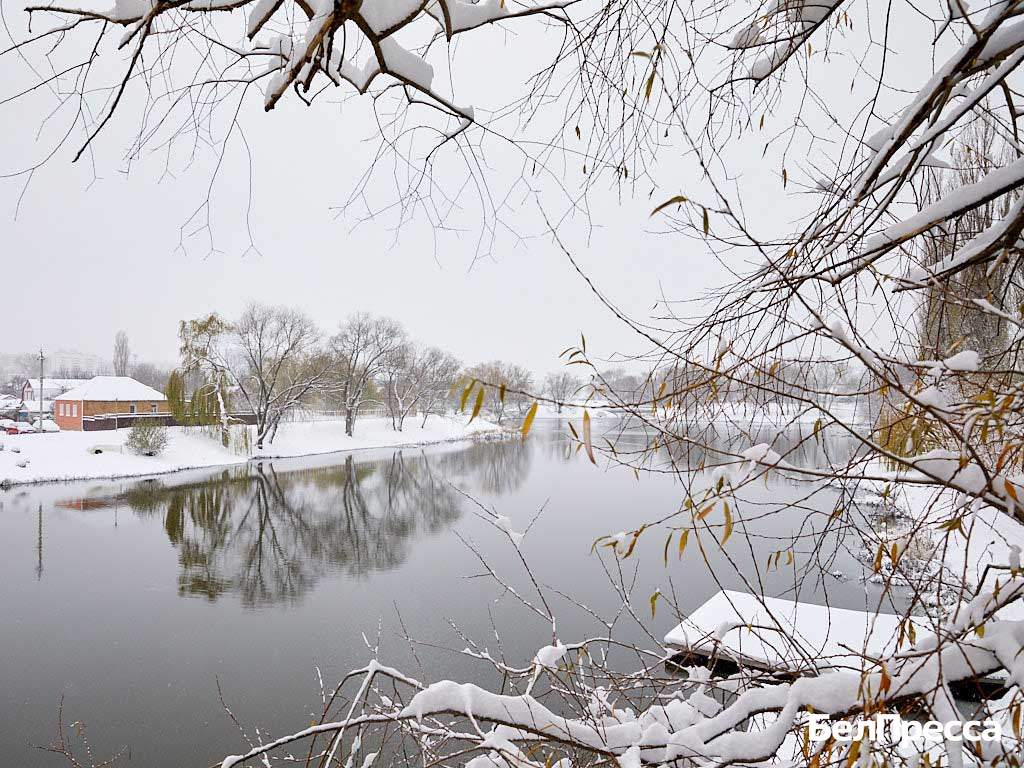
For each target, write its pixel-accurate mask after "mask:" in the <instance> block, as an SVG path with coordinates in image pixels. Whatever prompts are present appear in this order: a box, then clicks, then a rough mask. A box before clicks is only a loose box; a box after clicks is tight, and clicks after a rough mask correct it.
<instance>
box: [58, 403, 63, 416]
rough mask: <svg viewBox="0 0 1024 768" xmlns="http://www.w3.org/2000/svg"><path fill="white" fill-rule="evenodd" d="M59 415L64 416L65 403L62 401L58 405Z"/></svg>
mask: <svg viewBox="0 0 1024 768" xmlns="http://www.w3.org/2000/svg"><path fill="white" fill-rule="evenodd" d="M57 415H58V416H63V415H64V403H60V404H59V405H58V406H57Z"/></svg>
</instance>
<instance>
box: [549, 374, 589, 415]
mask: <svg viewBox="0 0 1024 768" xmlns="http://www.w3.org/2000/svg"><path fill="white" fill-rule="evenodd" d="M582 386H583V381H582V380H581V379H580V378H579V377H577V376H573V375H572V374H571V373H567V372H566V371H557V372H555V373H549V374H548V375H547V376H545V377H544V394H545V395H547V396H548V397H549V398H551V400H552V401H554V404H555V409H556V410H557V412H558V413H561V412H562V407H563V406H564V405H565V404H566V403H568V402H569V399H570V398H572V397H574V396H576V395H577V394H578V393H579V391H580V387H582Z"/></svg>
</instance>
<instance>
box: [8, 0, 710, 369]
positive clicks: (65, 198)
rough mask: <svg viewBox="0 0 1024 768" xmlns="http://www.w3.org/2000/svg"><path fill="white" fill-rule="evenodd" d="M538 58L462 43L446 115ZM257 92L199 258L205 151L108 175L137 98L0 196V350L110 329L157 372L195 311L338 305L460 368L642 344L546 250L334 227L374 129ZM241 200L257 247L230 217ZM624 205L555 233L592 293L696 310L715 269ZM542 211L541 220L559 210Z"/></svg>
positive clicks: (16, 110)
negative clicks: (4, 320)
mask: <svg viewBox="0 0 1024 768" xmlns="http://www.w3.org/2000/svg"><path fill="white" fill-rule="evenodd" d="M3 5H4V15H5V18H6V21H7V23H8V25H9V27H10V29H11V30H12V31H13V32H14V33H15V36H17V34H21V33H23V31H24V21H25V20H24V14H20V13H19V12H18V11H17V8H16V6H15V4H14V3H8V2H7V1H6V0H4V2H3ZM543 44H544V40H543V38H542V37H538V36H536V35H534V36H533V37H529V36H526V37H524V36H519V37H511V36H509V35H507V34H505V33H493V34H490V35H489V37H488V38H487V39H483V37H481V39H480V40H479V42H476V41H474V45H479V46H480V47H479V48H478V49H477V51H476V52H473V51H472V50H465V47H464V49H463V50H460V51H457V52H456V64H458V62H459V61H460V58H459V57H463V58H464V59H465V60H472V59H474V58H475V59H476V60H477V62H479V61H480V57H484V58H483V60H484V61H486V65H487V66H486V70H487V73H486V76H485V77H483V76H481V74H482V73H481V72H480V70H479V68H478V67H467V68H466V69H465V72H466V74H465V75H462V80H461V81H459V82H458V83H457V84H456V90H457V92H458V94H459V97H460V98H461V99H462V101H463V103H472V104H474V105H476V106H477V107H478V108H488V107H500V106H501V105H502V104H503V103H505V102H506V101H509V100H511V99H512V98H514V97H515V96H516V95H518V93H519V92H521V90H522V88H523V86H522V83H523V80H524V79H525V77H526V75H527V74H528V69H529V63H528V62H525V61H524V57H523V56H522V55H521V51H522V50H524V48H523V46H526V47H527V48H530V47H532V46H541V45H543ZM484 51H486V54H484ZM29 62H31V63H32V64H33V65H34V66H36V68H37V70H39V67H38V63H39V59H38V58H33V57H32V56H31V55H30V56H29ZM4 71H5V82H6V85H5V88H6V89H7V91H8V92H12V91H13V89H14V88H17V87H21V88H24V87H27V86H28V85H30V84H32V83H33V82H34V81H33V77H34V75H33V73H32V72H31V71H30V70H29V68H28V65H27V64H26V63H25V62H23V61H17V62H16V61H14V60H12V59H11V58H10V57H8V58H7V59H6V61H5V63H4ZM111 71H113V70H111ZM260 96H261V94H260V93H259V92H253V93H251V95H250V98H248V99H247V100H246V102H245V107H244V108H243V111H242V114H241V122H242V124H243V126H244V130H245V143H243V142H242V141H240V140H239V139H238V138H235V139H234V140H232V141H231V142H230V143H229V145H228V149H227V151H226V154H225V158H224V162H223V165H222V167H221V168H220V170H219V173H218V176H217V180H216V182H215V184H214V187H213V198H212V199H213V205H212V234H213V237H214V247H215V250H214V251H212V252H211V250H210V247H209V242H208V241H207V240H206V239H205V237H204V236H203V235H200V236H197V237H194V238H191V239H189V240H188V243H187V244H188V246H189V247H188V248H187V250H186V251H184V252H183V251H182V250H181V249H179V247H178V246H179V242H180V238H181V229H182V226H183V224H184V223H185V222H186V221H188V219H189V216H190V214H191V213H192V212H193V211H194V209H195V208H196V206H197V205H198V204H199V203H200V202H201V201H202V200H203V198H204V196H205V194H206V189H207V186H208V185H209V184H210V181H211V177H212V176H213V168H214V161H215V158H216V153H215V152H214V151H213V150H211V149H210V148H208V147H200V148H199V151H198V154H197V160H196V161H195V162H194V163H193V164H192V166H191V167H189V168H183V167H182V164H181V163H180V162H178V163H176V167H175V174H174V175H173V176H172V175H168V174H165V173H164V170H165V166H166V156H165V155H164V154H162V153H161V151H160V149H159V147H152V148H151V150H150V151H149V152H147V153H146V154H145V155H144V156H143V157H142V159H141V160H139V161H137V162H135V163H134V164H133V165H132V167H131V169H130V172H126V169H127V163H126V162H125V159H124V151H125V148H126V146H127V145H128V143H129V141H130V139H131V137H132V136H133V135H134V132H135V125H136V121H137V119H138V110H137V107H138V105H139V104H140V103H141V102H140V101H138V100H129V101H128V102H127V104H126V108H125V109H124V111H123V113H122V115H121V117H120V118H119V119H117V120H116V122H115V123H114V124H113V125H112V127H111V128H110V129H109V130H107V131H105V132H104V133H103V134H101V136H100V138H99V139H98V141H97V142H96V143H95V145H94V148H95V151H94V154H93V155H92V156H91V157H85V158H83V160H81V161H79V162H78V163H76V164H72V162H71V153H70V152H69V151H65V150H62V151H59V152H58V153H57V154H56V155H55V156H54V157H53V158H52V159H50V160H49V161H48V162H47V163H46V164H45V165H43V166H42V167H41V168H40V169H39V170H38V171H36V172H35V173H34V174H33V175H32V177H31V179H30V180H29V183H28V185H27V187H26V186H25V182H26V177H25V176H24V175H20V176H13V177H10V178H7V179H6V180H4V181H2V182H0V221H2V222H3V225H2V226H3V230H2V231H3V233H4V234H3V243H4V246H3V252H4V261H5V262H6V263H8V264H9V265H17V270H16V274H17V275H18V276H19V278H18V283H19V287H18V289H17V290H10V291H7V292H6V298H5V304H6V307H5V310H6V315H7V316H8V317H11V318H15V327H14V328H13V329H8V330H9V331H10V330H13V333H10V332H9V333H7V334H5V345H6V349H4V351H6V352H21V351H29V350H35V349H38V348H39V347H40V346H41V347H43V348H44V349H60V348H62V349H76V350H80V351H82V352H87V353H97V354H102V355H105V356H109V353H110V349H111V346H112V339H113V336H114V334H115V332H116V331H117V330H118V329H124V330H126V331H127V332H128V334H129V336H130V339H131V342H132V346H133V349H134V351H135V352H136V353H137V354H138V355H139V357H140V358H142V359H150V360H154V361H167V362H170V361H173V360H174V358H175V355H176V349H177V345H176V327H177V323H178V321H179V320H181V319H182V318H188V317H194V316H198V315H200V314H203V313H206V312H210V311H212V310H216V311H218V312H220V313H223V314H224V315H226V316H229V317H230V316H232V315H234V314H236V313H237V312H238V311H239V310H240V309H241V308H242V307H243V306H244V305H245V304H246V303H247V302H249V301H261V302H272V303H282V304H288V305H293V306H299V307H302V308H303V309H304V310H305V311H306V312H308V313H309V314H310V315H311V316H312V317H313V318H314V319H315V320H316V321H317V322H318V323H319V324H321V325H322V326H323V328H325V329H327V330H330V329H331V328H333V327H334V326H336V325H337V323H338V321H339V320H340V319H342V318H343V317H345V315H347V314H348V313H350V312H353V311H356V310H366V311H369V312H373V313H379V314H386V315H391V316H393V317H395V318H397V319H399V320H401V321H402V322H403V323H405V325H406V326H408V328H409V329H410V331H411V332H412V333H413V335H414V336H416V337H418V338H420V339H422V340H424V341H427V342H430V343H434V344H437V345H440V346H443V347H446V348H447V349H449V350H451V351H452V352H454V353H455V354H456V355H458V356H460V357H461V358H462V359H463V360H465V361H467V362H474V361H479V360H483V359H488V358H494V357H501V358H506V359H509V360H513V361H516V362H520V363H522V364H525V365H526V366H528V367H529V368H531V369H533V370H534V371H537V372H543V371H546V370H551V369H553V368H555V367H557V365H558V361H557V355H558V353H559V352H560V351H561V350H562V349H564V348H565V347H566V346H568V345H570V344H573V343H575V341H576V340H577V339H578V338H579V334H580V333H581V332H584V333H586V335H587V338H588V342H589V343H590V344H591V345H592V346H595V347H597V348H598V349H600V350H601V351H603V352H608V353H610V352H613V351H627V352H628V351H636V350H639V349H642V348H641V347H639V346H638V344H637V340H636V339H635V338H634V337H633V336H631V335H630V333H629V332H628V331H626V330H625V329H624V328H622V327H621V325H620V324H619V323H618V322H617V321H615V320H614V318H612V316H611V315H610V313H608V312H607V310H605V309H604V308H602V307H601V306H600V305H599V304H598V303H597V302H596V301H595V300H594V299H593V297H592V296H590V295H589V294H588V292H587V291H586V288H585V286H584V284H583V282H582V281H581V280H580V278H579V277H578V275H576V273H575V272H574V270H573V269H572V266H571V265H570V263H569V262H568V260H567V259H566V258H565V257H564V256H563V255H562V253H561V252H560V251H559V250H558V249H557V248H556V247H555V246H554V245H553V243H552V242H551V240H550V239H546V238H539V239H531V240H529V241H527V242H517V240H516V238H515V237H513V236H511V235H509V234H507V233H503V234H500V235H499V238H498V247H497V248H496V249H495V252H494V254H493V255H490V256H487V257H485V258H482V259H478V260H476V261H475V262H474V254H475V248H474V238H473V235H472V232H469V231H467V232H465V233H463V234H457V235H453V234H451V233H449V234H448V235H445V236H443V237H441V238H440V239H439V240H438V243H437V246H436V247H435V245H434V243H433V242H432V241H431V237H430V232H429V229H428V228H427V227H426V226H425V225H424V224H423V223H422V221H421V222H418V223H417V222H414V223H413V224H412V225H409V226H407V227H405V228H403V229H402V230H400V231H398V232H395V231H394V230H393V228H392V227H391V223H392V222H391V221H390V220H385V219H383V218H382V219H380V220H371V221H367V222H364V223H362V224H361V225H359V226H354V224H355V222H354V221H353V220H352V219H351V218H348V219H346V218H339V217H338V216H337V215H336V212H335V211H334V210H333V207H334V206H337V205H338V204H339V203H342V202H344V201H345V200H346V199H347V197H348V195H349V193H350V192H351V190H352V188H353V185H354V184H355V180H356V178H357V174H358V172H359V171H361V170H362V169H363V168H365V167H366V165H367V163H368V162H369V159H370V157H372V152H373V151H374V150H375V148H376V144H375V143H374V142H373V141H372V140H368V139H370V138H371V137H372V136H373V134H374V128H373V124H372V122H371V117H370V116H371V112H370V104H369V102H368V101H366V100H359V101H348V102H345V103H344V104H342V103H341V96H342V93H341V92H340V91H338V92H337V95H335V94H328V95H327V97H326V98H322V99H321V101H320V102H319V103H317V104H316V105H315V106H314V107H313V108H306V107H305V106H303V105H302V104H301V103H299V102H298V100H297V99H295V98H294V97H289V98H287V99H285V100H284V102H283V103H282V104H281V105H280V106H279V107H278V108H277V109H276V110H274V111H273V112H271V113H269V114H265V113H264V112H263V110H262V104H261V98H260ZM56 105H57V99H56V97H55V96H54V95H53V94H52V93H50V92H48V91H47V90H46V89H40V90H39V91H37V92H35V93H34V94H32V95H31V96H30V97H29V98H24V99H19V100H17V101H15V102H12V103H8V104H6V105H4V106H3V110H4V111H3V114H2V117H3V122H2V123H0V132H2V133H3V134H4V140H3V141H2V142H0V169H2V172H3V173H5V174H11V173H13V172H16V171H19V170H21V169H23V168H25V167H26V166H27V165H30V164H32V163H34V162H37V161H38V160H39V159H41V158H43V157H45V156H46V155H47V154H48V152H49V151H50V147H51V146H52V144H53V142H54V141H55V139H56V138H57V137H58V136H59V135H60V133H61V131H62V130H63V126H66V125H67V122H68V118H69V115H70V113H69V112H68V111H67V109H65V110H64V111H60V112H58V113H57V114H56V115H55V116H54V117H52V118H51V119H50V121H49V122H47V123H46V124H45V126H44V127H43V129H42V130H41V131H40V128H39V126H40V123H41V119H42V117H43V116H44V115H47V114H49V113H50V112H51V111H52V110H54V108H55V107H56ZM133 108H134V109H133ZM553 125H554V124H553ZM78 141H80V138H79V139H76V142H78ZM186 144H187V142H186ZM495 146H497V145H495ZM250 154H251V158H252V160H251V164H250V161H249V155H250ZM179 159H180V157H179ZM492 164H493V165H492V171H493V173H494V174H495V175H494V178H495V179H497V180H498V181H497V183H496V184H495V188H496V189H500V188H502V186H503V185H504V184H507V179H508V178H511V175H510V174H517V173H518V171H519V168H518V161H517V160H515V159H514V156H509V155H508V154H507V153H504V154H502V153H498V154H497V156H495V157H494V158H493V160H492ZM449 168H451V169H452V170H451V173H452V174H455V173H456V172H459V173H461V170H460V169H458V168H457V167H456V166H455V165H454V164H453V163H450V164H449V165H448V166H442V167H441V170H442V172H445V173H447V172H448V169H449ZM250 169H251V173H250ZM94 176H95V178H94ZM381 176H382V179H381V180H380V181H379V182H374V184H375V185H376V186H375V187H374V188H375V189H378V190H379V191H381V193H382V194H385V193H386V192H387V190H388V189H390V187H388V184H390V181H389V179H388V175H387V173H384V174H381ZM453 178H454V176H453ZM578 181H579V178H577V179H571V178H570V179H567V182H568V183H569V184H575V183H577V182H578ZM250 185H251V189H252V193H251V205H252V208H251V212H250V213H249V215H248V220H249V222H250V223H251V231H252V237H253V242H254V243H255V246H256V248H257V249H258V250H256V251H254V250H251V249H250V248H249V244H250V234H249V224H247V221H246V212H247V207H248V206H249V201H250V193H249V189H250ZM23 190H24V196H23V197H20V196H21V195H22V192H23ZM19 197H20V204H19ZM640 197H641V199H640V200H638V201H629V202H627V203H626V204H622V203H621V202H620V201H619V200H618V198H617V196H616V195H615V194H614V192H611V191H609V192H608V193H607V194H604V193H598V194H596V195H595V196H594V198H593V201H592V205H593V214H592V218H591V223H592V224H593V225H594V228H593V229H592V230H588V229H587V228H586V227H585V226H583V224H584V223H585V220H584V219H583V218H582V217H581V218H580V219H578V225H577V224H569V225H567V226H566V227H565V230H564V232H565V236H566V238H567V244H568V245H569V246H570V247H571V248H572V249H573V251H574V252H575V254H576V255H578V257H579V259H580V261H581V263H582V264H583V265H584V266H585V268H586V269H587V271H588V273H589V274H590V275H591V276H592V277H593V278H594V279H595V280H596V281H597V283H598V284H599V286H601V287H602V288H603V289H604V290H606V291H607V293H608V294H609V295H610V296H611V297H613V298H614V299H615V300H616V301H617V302H620V303H621V305H622V306H623V307H624V308H626V309H627V310H629V311H630V312H633V313H636V314H637V315H638V316H639V317H645V316H646V315H647V313H648V312H649V310H650V307H651V304H652V303H653V302H654V301H655V300H656V299H657V297H658V296H659V295H660V294H661V293H662V292H663V291H664V293H665V294H666V295H668V296H671V297H673V298H681V297H690V296H694V295H697V293H698V292H699V291H700V289H701V288H702V286H704V285H706V284H707V283H708V276H709V275H711V274H712V273H713V272H714V267H713V266H712V262H711V261H710V260H708V259H706V258H701V256H700V254H699V253H696V254H695V253H693V247H692V246H689V245H687V246H683V245H682V244H681V243H680V242H679V240H678V239H676V240H673V239H670V238H666V237H663V236H658V235H656V234H653V233H650V232H648V231H647V229H648V228H649V225H650V220H649V219H648V214H649V212H650V209H651V206H652V203H651V201H650V200H648V199H647V198H646V196H645V195H641V196H640ZM547 200H548V202H549V203H551V205H550V209H549V210H551V211H555V210H556V209H557V208H558V207H560V206H563V205H564V201H563V200H560V199H555V198H547ZM552 200H553V201H554V202H553V203H552ZM514 205H515V206H518V207H521V209H522V214H521V216H522V218H521V219H519V217H518V216H511V217H509V218H510V220H512V221H516V220H521V221H522V222H523V223H524V224H523V227H522V231H523V233H529V232H531V231H536V228H537V224H538V221H539V218H538V216H537V202H536V201H535V199H533V198H532V197H529V196H527V195H525V194H523V193H522V191H520V193H519V194H517V196H516V197H515V198H514ZM477 215H478V214H476V212H474V211H473V210H471V209H468V208H467V209H465V210H464V211H463V212H462V213H461V214H460V216H459V217H458V218H459V221H460V222H461V224H463V225H465V226H467V227H473V226H475V225H477V224H478V223H479V222H477V221H474V216H477ZM684 251H685V252H684Z"/></svg>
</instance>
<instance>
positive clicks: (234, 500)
mask: <svg viewBox="0 0 1024 768" xmlns="http://www.w3.org/2000/svg"><path fill="white" fill-rule="evenodd" d="M493 445H495V444H491V446H493ZM478 447H479V446H472V447H470V448H469V449H467V451H460V452H458V453H468V452H472V451H473V449H474V448H478ZM495 454H501V452H495V451H486V452H484V454H480V453H477V454H476V455H475V456H474V457H473V458H472V459H470V460H469V461H468V463H467V466H468V464H472V463H474V462H481V461H483V462H484V463H486V462H487V461H490V460H491V459H493V458H494V455H495ZM455 455H458V454H455ZM502 455H503V454H502ZM443 458H444V459H445V461H446V462H447V461H448V459H449V458H450V455H448V456H444V457H443ZM436 464H438V458H437V457H428V456H427V455H426V454H425V453H422V452H421V453H416V454H410V453H408V452H402V451H396V452H395V453H394V454H393V455H392V456H391V457H390V458H387V459H383V460H377V461H362V462H359V461H356V460H355V459H354V458H353V457H352V456H348V457H347V458H346V459H345V461H344V463H342V464H338V465H333V466H329V467H320V468H314V469H303V470H294V471H277V470H275V468H274V465H273V464H271V463H261V464H256V465H254V466H251V467H246V468H244V469H242V470H232V471H226V472H223V473H221V474H220V475H217V476H216V477H214V478H209V479H205V480H203V481H202V482H196V483H192V484H184V485H167V484H163V483H159V482H148V483H142V484H139V485H138V486H136V487H134V488H132V489H131V490H129V491H127V492H125V493H124V494H122V495H121V496H120V497H119V499H118V500H119V501H120V502H121V503H125V504H127V505H129V506H131V507H132V509H133V510H134V511H135V512H136V513H137V514H139V515H140V516H143V517H153V516H156V517H160V518H162V520H163V525H164V529H165V531H166V532H167V536H168V538H169V539H170V541H171V543H172V545H173V546H174V547H175V548H176V549H177V550H178V560H179V564H180V574H179V577H178V588H179V591H180V593H182V594H191V595H202V596H204V597H206V598H207V599H209V600H216V599H217V598H218V597H220V596H221V595H223V594H225V593H237V594H238V595H239V596H240V598H241V600H242V602H243V604H245V605H247V606H250V607H252V606H258V605H263V604H268V603H276V602H281V601H289V602H294V601H296V600H298V599H300V598H301V597H302V596H303V595H304V594H305V593H306V591H307V590H309V589H310V588H311V587H312V586H313V585H314V584H315V583H316V581H317V579H318V578H320V577H321V576H323V575H324V574H326V573H330V572H337V571H341V572H344V573H346V574H348V575H350V576H363V575H366V574H368V573H370V572H372V571H376V570H387V569H390V568H394V567H396V566H398V565H400V564H401V563H402V562H403V561H404V560H405V559H406V557H407V554H408V551H409V546H410V543H411V542H412V541H414V540H415V539H417V538H419V537H421V536H425V535H430V534H433V533H436V532H438V531H441V530H444V529H445V528H447V527H449V526H450V525H451V524H452V523H454V522H455V521H456V520H457V519H458V518H459V516H460V514H461V511H462V510H461V503H462V498H461V497H460V495H459V494H458V492H457V491H456V490H455V489H454V488H453V487H452V486H451V485H449V483H448V482H447V481H446V480H445V479H444V472H443V471H442V470H443V469H445V468H444V467H438V466H435V465H436ZM460 466H461V464H460ZM476 471H479V472H483V473H484V475H485V476H487V477H497V476H499V475H500V474H501V473H502V472H503V471H504V470H502V469H501V468H495V469H494V470H487V471H485V470H481V469H478V470H476ZM518 477H519V478H520V482H521V480H522V478H523V477H525V471H524V470H523V471H520V472H519V473H518Z"/></svg>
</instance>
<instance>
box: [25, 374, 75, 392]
mask: <svg viewBox="0 0 1024 768" xmlns="http://www.w3.org/2000/svg"><path fill="white" fill-rule="evenodd" d="M87 381H89V379H88V378H85V379H51V378H50V377H49V376H44V377H43V386H44V387H45V388H46V389H55V388H57V387H60V388H63V389H71V388H72V387H77V386H78V385H79V384H84V383H85V382H87ZM25 383H26V384H28V385H29V386H30V387H32V389H39V379H29V380H28V381H27V382H25Z"/></svg>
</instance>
